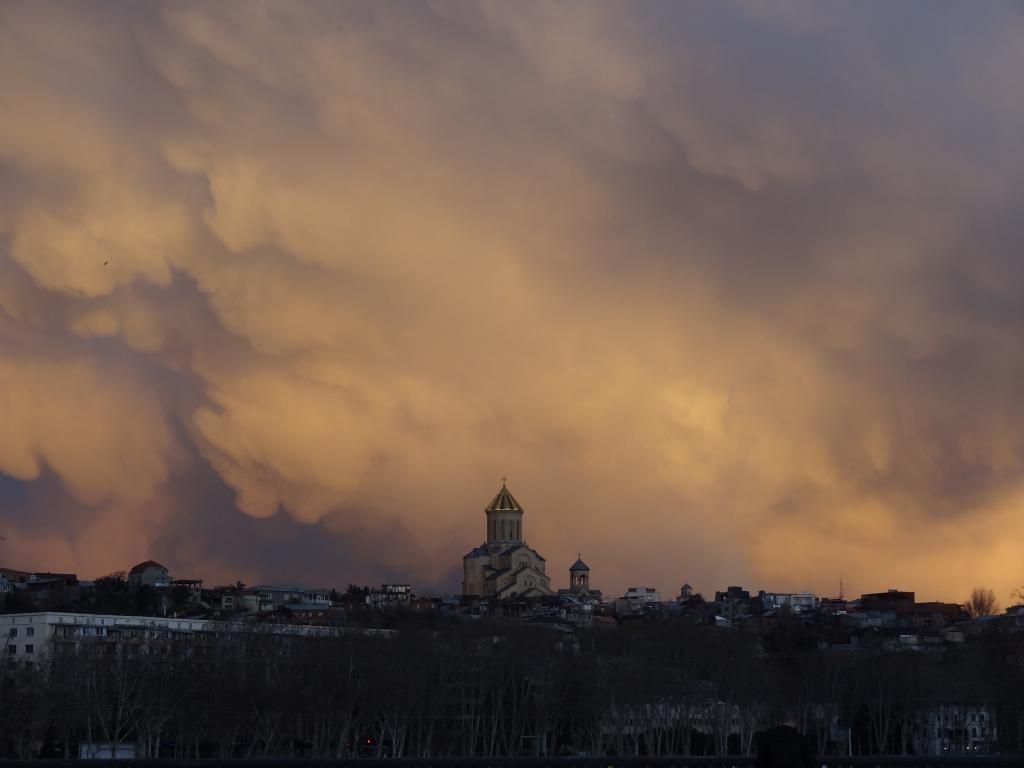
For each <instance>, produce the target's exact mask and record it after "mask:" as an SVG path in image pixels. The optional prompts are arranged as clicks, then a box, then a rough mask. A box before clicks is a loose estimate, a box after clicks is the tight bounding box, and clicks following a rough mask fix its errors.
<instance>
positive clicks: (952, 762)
mask: <svg viewBox="0 0 1024 768" xmlns="http://www.w3.org/2000/svg"><path fill="white" fill-rule="evenodd" d="M754 764H755V758H753V757H749V756H742V757H741V756H733V757H704V756H699V757H698V756H689V757H569V758H564V757H563V758H557V757H549V758H535V757H487V758H483V757H456V758H450V757H448V758H437V759H434V758H411V759H401V758H382V759H376V758H361V759H360V758H355V759H342V760H316V759H304V758H293V759H283V760H282V759H273V758H268V759H261V760H246V759H236V760H218V759H211V760H125V759H119V760H4V761H3V762H2V765H3V768H86V767H87V768H107V767H108V766H109V768H366V767H367V766H368V765H374V766H378V768H690V767H692V768H697V767H698V766H704V767H706V768H713V767H718V766H721V768H752V766H754ZM816 765H820V766H822V768H1006V767H1008V766H1024V756H1022V755H957V756H948V757H946V756H944V757H927V756H921V755H888V756H887V755H874V756H871V755H860V756H856V757H841V756H836V755H824V756H822V757H820V758H818V759H817V760H816Z"/></svg>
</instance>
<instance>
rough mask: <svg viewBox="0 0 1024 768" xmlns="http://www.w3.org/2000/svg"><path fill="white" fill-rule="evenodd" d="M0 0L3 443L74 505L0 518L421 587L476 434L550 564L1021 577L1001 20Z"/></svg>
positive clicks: (216, 564) (629, 570)
mask: <svg viewBox="0 0 1024 768" xmlns="http://www.w3.org/2000/svg"><path fill="white" fill-rule="evenodd" d="M4 13H5V23H4V24H3V25H2V26H0V93H3V94H4V97H3V98H2V99H0V203H3V205H0V381H2V384H3V396H2V398H0V418H2V422H0V423H2V424H3V425H4V429H3V433H2V436H0V473H3V475H5V476H7V477H8V478H13V479H15V480H16V481H17V485H18V487H19V488H27V487H32V486H33V484H35V485H36V486H38V485H39V484H45V483H46V482H47V479H46V473H47V472H52V473H53V475H54V476H55V478H56V480H57V482H59V484H60V486H61V488H63V489H64V490H65V492H66V493H67V499H66V500H65V501H66V503H67V505H68V511H67V516H68V518H69V519H70V518H72V517H73V518H74V525H70V526H69V530H70V531H71V533H70V534H69V537H70V543H69V541H68V537H63V538H62V537H61V536H60V535H57V534H55V533H54V532H53V528H52V526H53V523H52V522H47V523H45V524H43V523H42V522H39V523H37V524H35V525H32V524H29V523H28V522H27V521H26V519H23V518H20V517H18V516H17V515H14V514H13V513H12V514H11V515H10V516H9V517H8V519H6V520H5V524H6V525H7V526H8V527H11V528H12V529H13V530H12V535H10V536H9V537H8V538H9V542H8V550H9V555H10V557H11V558H13V559H15V560H17V559H18V558H24V559H31V560H32V561H33V564H38V567H52V568H58V567H71V566H73V567H77V568H79V569H80V570H83V571H84V572H86V573H89V574H90V575H95V573H96V572H98V571H101V570H104V569H110V568H112V567H115V566H116V564H117V562H119V561H123V563H122V564H123V565H130V564H131V561H133V560H137V559H142V558H143V557H145V556H150V555H153V556H158V557H159V558H162V559H166V560H170V561H171V562H172V563H173V562H174V560H175V558H177V559H178V560H179V561H180V562H181V565H182V567H183V568H189V569H192V570H193V571H196V572H206V573H210V574H217V575H218V578H230V576H231V574H232V573H233V572H238V573H240V574H246V575H247V577H250V578H270V575H271V574H279V573H282V572H287V569H288V568H293V569H296V573H297V575H296V578H300V577H301V578H316V579H322V580H323V581H334V582H337V583H345V582H346V580H347V579H355V578H366V579H370V578H377V577H380V578H383V577H384V576H383V574H400V575H404V577H405V578H408V579H410V580H412V581H413V582H416V583H418V584H428V585H447V586H449V587H454V586H455V584H454V583H453V578H452V571H453V568H456V567H457V566H458V564H459V558H460V557H461V555H462V554H463V552H464V551H465V550H467V549H468V548H470V547H472V546H473V545H475V544H476V543H478V539H480V538H481V536H482V515H481V509H482V506H483V505H484V504H485V503H486V501H487V499H489V498H490V495H492V493H493V490H494V489H493V486H494V484H495V483H496V481H497V478H499V477H501V476H502V475H503V474H506V473H507V474H508V475H509V476H510V477H511V485H512V487H513V488H514V489H515V492H516V494H517V497H519V498H520V500H521V501H522V502H523V503H524V505H525V506H526V509H527V517H526V522H525V524H526V533H527V536H528V538H529V539H530V541H531V543H532V544H534V545H535V546H536V547H537V548H538V549H539V550H540V551H541V552H542V553H543V554H545V556H547V557H548V558H549V560H548V562H549V567H550V568H551V569H552V571H553V575H554V577H555V581H556V583H557V582H558V580H559V578H563V579H564V577H565V574H562V573H561V571H562V564H564V565H566V566H567V565H568V563H570V562H572V561H573V560H574V559H575V553H576V552H577V551H583V552H585V553H586V555H585V559H586V560H587V562H588V563H589V564H590V565H591V567H593V568H594V581H595V584H597V585H598V586H600V587H603V588H605V589H606V591H610V592H614V591H617V590H618V589H620V588H623V587H624V586H626V585H627V584H638V583H653V584H656V585H658V586H659V587H661V588H662V590H663V592H665V593H666V594H671V593H674V592H675V590H676V589H677V587H678V585H679V584H681V583H682V581H684V580H688V581H690V582H691V583H693V584H695V585H696V586H697V587H698V588H699V589H702V590H704V591H713V590H714V589H715V588H720V587H722V586H725V584H726V582H729V583H736V582H742V583H746V584H748V585H751V586H755V587H756V586H761V587H764V588H767V589H786V588H793V589H797V588H810V589H817V590H819V591H823V592H829V591H833V590H834V588H835V586H836V584H837V582H838V579H839V576H840V575H842V576H843V578H844V579H845V580H846V583H847V584H848V585H863V589H865V590H869V589H880V588H884V587H886V586H901V587H904V588H910V589H917V590H918V591H919V592H920V593H922V594H923V595H925V596H928V597H944V598H948V599H955V598H959V597H962V596H965V595H966V594H967V593H968V591H969V589H970V588H971V587H972V586H974V582H975V581H977V580H978V579H979V578H983V579H984V581H985V582H986V583H988V584H991V585H992V586H993V587H995V588H996V590H997V592H1006V593H1007V594H1008V593H1009V590H1010V589H1012V588H1013V587H1015V586H1019V582H1020V581H1021V574H1019V573H1018V572H1017V569H1018V565H1017V560H1016V558H1015V557H1013V556H1012V555H1011V553H1012V552H1013V551H1014V547H1015V546H1019V544H1020V543H1021V535H1022V532H1021V531H1020V530H1019V526H1015V525H1013V524H1012V514H1013V513H1012V510H1014V509H1015V506H1016V505H1017V500H1018V499H1019V495H1020V493H1021V491H1022V480H1024V472H1022V469H1024V464H1022V460H1021V457H1022V456H1024V453H1022V450H1021V449H1022V446H1024V444H1022V439H1024V433H1022V431H1021V429H1020V428H1019V426H1018V425H1017V421H1018V420H1017V419H1015V418H1014V414H1015V413H1016V393H1017V392H1018V391H1019V388H1020V387H1019V385H1020V384H1021V382H1022V378H1024V376H1022V374H1024V371H1022V370H1021V366H1020V364H1019V363H1018V362H1017V360H1018V359H1019V357H1020V356H1019V354H1017V349H1016V347H1017V341H1016V339H1017V338H1018V337H1019V331H1020V323H1021V317H1020V313H1019V308H1018V307H1017V304H1016V303H1015V302H1016V301H1017V299H1016V296H1015V292H1014V291H1012V290H1008V289H1007V286H1013V285H1019V279H1020V278H1021V277H1022V275H1021V271H1020V267H1019V264H1018V261H1019V260H1018V259H1016V250H1017V248H1018V246H1019V243H1020V238H1021V234H1022V233H1021V231H1020V229H1019V225H1016V224H1015V222H1016V221H1018V220H1019V218H1018V217H1017V216H1016V214H1017V213H1019V212H1018V211H1015V206H1017V205H1018V204H1017V202H1016V196H1014V195H1012V194H1011V191H1012V190H1013V189H1015V188H1016V186H1019V183H1020V179H1021V173H1020V170H1021V169H1020V168H1019V167H1018V166H1019V161H1018V160H1017V159H1016V158H1019V157H1021V156H1022V155H1021V154H1020V153H1019V152H1016V151H1015V150H1016V149H1017V147H1016V143H1017V142H1019V139H1018V138H1017V137H1019V136H1020V135H1024V132H1020V131H1015V130H1008V129H1007V126H1011V125H1012V126H1015V127H1021V126H1020V125H1019V124H1020V121H1021V115H1020V113H1019V110H1017V111H1014V109H1015V108H1014V107H1013V106H1012V105H1006V106H1005V108H1004V102H1002V101H1000V99H999V98H996V97H994V96H993V94H992V92H991V88H990V87H989V86H986V87H985V88H980V86H979V85H978V79H979V78H981V79H984V78H983V77H982V75H983V74H984V73H985V72H989V71H992V69H993V67H995V64H993V62H997V63H998V64H999V67H1003V68H1005V62H1006V61H1007V60H1016V59H1015V58H1014V57H1016V56H1018V55H1019V54H1018V52H1016V51H1015V49H1014V48H1013V46H1012V45H1011V39H1010V38H1009V37H1007V36H1006V35H1000V36H998V37H997V38H996V39H997V40H998V41H999V42H998V44H997V45H996V48H998V50H991V48H992V46H991V45H988V44H987V43H985V41H986V40H987V39H988V38H987V37H986V36H985V34H984V32H985V31H986V30H987V29H989V27H990V26H991V27H1000V28H1003V27H1006V26H1007V25H1014V24H1016V25H1018V26H1019V24H1020V23H1021V21H1020V20H1019V19H1016V18H1011V17H1006V18H1003V17H1001V16H1000V15H999V12H997V11H995V10H991V12H990V14H989V15H988V16H986V15H985V14H977V15H975V16H974V17H972V24H973V25H974V26H972V27H971V31H970V33H969V34H968V35H967V37H966V39H965V41H961V42H958V43H957V45H956V47H955V50H947V49H944V48H942V45H943V44H944V41H945V38H944V37H943V36H942V35H941V34H940V32H939V31H936V29H937V28H932V27H931V26H930V22H928V23H923V26H922V28H921V29H920V30H919V32H920V35H919V36H916V37H915V40H914V41H912V43H908V42H907V40H906V39H905V38H902V37H901V38H900V39H898V40H894V39H892V38H891V37H890V36H889V34H888V33H886V32H885V28H886V26H887V25H886V19H885V16H884V14H885V13H887V11H883V10H878V9H855V10H846V9H821V8H819V7H817V6H815V5H809V6H801V5H799V4H787V5H786V7H785V8H778V9H775V7H774V6H773V7H772V8H768V7H765V6H762V5H758V4H753V5H751V4H746V3H723V4H721V5H719V6H715V7H714V8H708V9H705V10H704V11H701V12H695V11H694V10H693V9H684V8H677V7H673V6H669V5H665V6H662V5H658V4H650V5H645V6H630V7H622V6H617V5H614V4H609V5H605V4H598V5H587V6H570V5H563V4H558V3H538V4H528V5H526V6H522V5H515V6H511V5H509V4H505V3H484V4H482V5H479V6H472V7H461V8H460V7H457V6H451V5H448V4H444V3H428V4H424V5H418V6H387V5H380V4H375V3H368V4H365V5H359V4H357V5H354V6H346V7H345V8H340V7H332V6H323V5H320V4H317V3H300V4H295V3H287V4H286V3H278V2H254V3H247V4H246V5H245V7H244V8H240V7H233V6H230V5H217V6H210V5H208V4H191V3H169V4H166V5H156V6H151V7H147V8H140V9H125V8H123V7H121V6H116V5H109V6H100V7H90V9H89V10H88V12H86V11H85V10H84V9H80V8H77V7H75V6H71V5H60V4H52V5H51V4H48V3H29V4H12V5H10V6H9V8H7V9H5V12H4ZM926 21H927V20H926ZM972 36H973V37H972ZM971 40H975V42H976V43H977V44H976V45H972V44H971ZM870 41H874V42H875V43H877V50H873V51H871V52H866V51H865V50H864V46H865V45H866V44H867V42H870ZM908 44H912V45H914V46H916V47H915V48H914V54H915V55H916V56H917V57H918V59H916V60H915V61H918V60H919V61H920V62H922V63H920V64H914V65H908V64H907V57H908V54H906V51H905V46H906V45H908ZM947 56H950V57H953V58H954V59H955V60H956V61H958V62H962V63H963V64H964V67H963V69H962V72H963V73H965V74H963V76H962V77H960V78H959V79H957V80H956V81H955V82H954V84H953V85H952V86H949V87H947V86H948V82H947V81H946V80H944V79H942V72H943V71H944V70H943V67H945V66H948V63H947V61H946V57H947ZM910 58H913V57H910ZM979 73H981V74H979ZM940 81H941V83H942V87H941V88H940V87H939V86H938V85H937V83H940ZM996 95H997V96H998V94H996ZM985 126H997V127H998V130H996V129H992V130H990V131H989V130H987V129H986V128H985ZM972 139H977V141H971V140H972ZM106 262H109V263H106ZM3 493H4V486H0V502H2V494H3ZM40 503H41V502H40ZM242 516H245V517H242ZM282 516H283V517H282ZM250 518H252V519H254V520H250ZM185 519H187V520H188V521H189V522H188V526H190V528H189V532H190V534H194V536H195V537H203V536H204V535H210V536H213V534H209V533H207V532H209V531H214V530H216V531H220V533H218V534H217V536H219V537H220V540H222V541H226V540H228V539H229V538H235V537H239V538H244V537H246V536H248V537H251V542H252V546H253V547H254V548H255V547H256V542H257V540H259V537H260V535H261V533H260V532H261V531H269V530H274V531H280V530H281V529H280V528H278V527H275V526H282V525H285V526H288V525H290V526H293V528H288V529H287V530H290V531H294V530H302V531H315V532H316V535H317V536H319V537H323V538H324V539H332V540H334V539H336V540H337V541H340V542H348V543H349V544H351V547H350V549H347V550H345V551H346V552H356V551H359V550H361V551H362V555H363V556H364V559H363V560H360V561H359V564H358V566H356V565H351V566H347V565H346V562H341V561H337V562H335V561H332V560H330V559H329V558H328V557H327V556H326V555H324V556H323V557H324V561H317V562H326V561H329V562H330V563H331V565H330V566H329V567H330V568H334V569H335V570H333V571H331V572H325V573H322V574H321V573H317V574H314V575H310V574H309V572H308V571H303V570H302V569H303V568H304V567H306V563H307V562H308V561H310V558H309V557H308V556H305V555H306V554H308V553H305V554H304V552H302V551H298V550H296V551H286V549H285V548H281V549H280V550H279V551H277V552H275V553H274V555H273V556H272V557H273V558H277V560H276V561H275V562H252V561H251V560H246V559H245V558H246V556H245V554H244V553H245V546H244V543H243V544H242V545H239V548H238V549H235V550H232V552H233V553H234V554H232V555H230V557H231V558H233V559H231V560H230V562H229V561H228V557H229V555H228V554H218V550H217V548H216V547H207V548H204V547H198V546H195V545H191V544H188V543H187V542H188V539H189V537H187V536H184V535H183V534H182V533H181V531H182V528H181V526H184V525H185V523H184V522H183V520H185ZM139 520H143V521H145V524H144V525H134V524H133V522H132V521H139ZM176 526H178V527H176ZM295 526H301V527H295ZM226 531H231V533H228V532H226ZM275 535H276V534H275ZM296 535H298V534H296ZM303 541H305V540H303ZM183 542H185V543H183ZM387 542H390V543H387ZM371 543H372V546H371ZM225 546H226V545H225ZM232 546H234V545H232ZM261 546H262V545H261ZM98 547H104V554H103V556H102V558H99V557H98V556H96V555H93V554H90V553H91V552H94V551H95V550H96V549H97V548H98ZM253 551H255V549H253ZM260 551H262V550H260ZM239 553H241V554H239ZM371 555H372V556H371ZM47 557H51V558H52V559H53V561H54V562H41V561H42V560H45V559H47ZM65 563H67V564H68V565H67V566H65V565H64V564H65ZM347 567H352V568H356V567H358V569H359V570H358V571H357V572H358V574H359V576H354V575H352V572H351V571H347V570H346V568H347ZM375 568H377V569H376V570H374V569H375ZM232 569H234V570H232Z"/></svg>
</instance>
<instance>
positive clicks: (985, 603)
mask: <svg viewBox="0 0 1024 768" xmlns="http://www.w3.org/2000/svg"><path fill="white" fill-rule="evenodd" d="M964 610H965V611H966V612H967V615H968V616H970V617H971V618H972V619H976V618H978V617H979V616H991V615H992V614H993V613H995V612H996V611H998V610H999V603H998V601H996V593H995V592H993V591H992V590H991V589H989V588H988V587H975V588H974V589H972V590H971V596H970V597H969V598H968V599H967V602H966V603H965V604H964Z"/></svg>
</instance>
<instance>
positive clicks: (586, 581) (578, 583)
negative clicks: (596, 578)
mask: <svg viewBox="0 0 1024 768" xmlns="http://www.w3.org/2000/svg"><path fill="white" fill-rule="evenodd" d="M569 591H570V592H574V593H576V594H579V593H583V592H587V593H589V592H590V566H588V565H587V564H586V563H584V562H583V560H581V559H580V557H579V556H577V557H576V562H575V563H573V564H572V566H571V567H570V568H569Z"/></svg>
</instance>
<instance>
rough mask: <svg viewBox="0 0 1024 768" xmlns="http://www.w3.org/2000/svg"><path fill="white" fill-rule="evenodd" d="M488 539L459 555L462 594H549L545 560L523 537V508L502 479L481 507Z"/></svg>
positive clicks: (531, 595)
mask: <svg viewBox="0 0 1024 768" xmlns="http://www.w3.org/2000/svg"><path fill="white" fill-rule="evenodd" d="M484 514H485V515H486V517H487V540H486V541H485V542H484V543H483V544H481V545H480V546H478V547H476V548H475V549H473V550H472V551H471V552H469V553H468V554H467V555H466V556H465V557H463V558H462V575H463V578H462V594H463V596H465V597H484V598H488V597H493V598H497V599H499V600H501V599H508V598H512V597H540V596H542V595H550V594H551V593H552V592H551V581H550V579H549V578H548V576H547V574H546V573H545V572H544V570H545V567H546V563H545V560H544V558H543V557H541V556H540V554H538V553H537V551H536V550H534V549H531V548H530V547H529V546H528V545H527V544H526V541H525V539H524V538H523V508H522V507H521V506H520V505H519V502H517V501H516V500H515V498H514V497H513V496H512V494H511V493H509V490H508V488H507V487H506V486H505V483H504V482H503V483H502V484H501V490H500V491H498V493H497V495H496V496H495V497H494V498H493V499H492V500H491V503H490V504H489V505H488V506H487V508H486V509H485V510H484Z"/></svg>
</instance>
